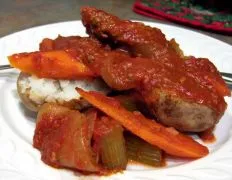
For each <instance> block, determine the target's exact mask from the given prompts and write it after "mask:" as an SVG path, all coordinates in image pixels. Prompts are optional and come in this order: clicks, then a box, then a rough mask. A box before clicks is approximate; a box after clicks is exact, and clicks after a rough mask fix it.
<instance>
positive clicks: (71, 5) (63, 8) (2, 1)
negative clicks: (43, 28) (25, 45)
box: [0, 0, 232, 44]
mask: <svg viewBox="0 0 232 180" xmlns="http://www.w3.org/2000/svg"><path fill="white" fill-rule="evenodd" d="M134 1H135V0H0V37H2V36H5V35H8V34H10V33H13V32H16V31H20V30H23V29H27V28H30V27H33V26H38V25H43V24H49V23H54V22H61V21H70V20H80V7H81V6H86V5H88V6H94V7H97V8H100V9H103V10H106V11H108V12H110V13H113V14H115V15H117V16H119V17H121V18H124V19H134V20H144V21H153V22H161V21H159V20H154V19H151V18H147V17H144V16H141V15H138V14H136V13H134V12H133V11H132V6H133V3H134ZM163 23H166V24H173V23H171V22H164V21H163ZM177 26H180V25H177ZM183 27H185V26H183ZM185 28H188V27H185ZM188 29H190V28H188ZM193 30H195V29H193ZM195 31H198V32H201V33H203V34H207V35H209V36H211V37H214V38H217V39H220V40H222V41H224V42H227V43H229V44H232V36H226V35H221V34H216V33H212V32H207V31H201V30H195Z"/></svg>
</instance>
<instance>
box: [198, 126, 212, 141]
mask: <svg viewBox="0 0 232 180" xmlns="http://www.w3.org/2000/svg"><path fill="white" fill-rule="evenodd" d="M214 128H215V127H213V128H209V129H207V130H205V131H203V132H201V133H199V134H198V135H199V137H200V138H201V139H202V141H204V142H205V143H214V142H215V141H216V137H215V136H214V134H213V130H214Z"/></svg>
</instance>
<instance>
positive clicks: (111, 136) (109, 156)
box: [100, 126, 127, 169]
mask: <svg viewBox="0 0 232 180" xmlns="http://www.w3.org/2000/svg"><path fill="white" fill-rule="evenodd" d="M100 147H101V151H100V156H101V161H102V163H103V165H104V166H105V167H107V168H108V169H125V168H126V165H127V154H126V145H125V140H124V137H123V129H122V127H121V126H115V127H114V128H113V129H112V130H111V131H110V132H109V133H107V134H106V135H104V136H103V137H102V138H101V142H100Z"/></svg>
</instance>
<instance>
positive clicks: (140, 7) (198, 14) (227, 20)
mask: <svg viewBox="0 0 232 180" xmlns="http://www.w3.org/2000/svg"><path fill="white" fill-rule="evenodd" d="M133 10H134V11H135V12H136V13H138V14H142V15H145V16H148V17H151V18H155V19H162V20H164V19H166V20H170V21H174V22H176V23H180V24H184V25H187V26H191V27H195V28H200V29H205V30H210V31H214V32H219V33H224V34H232V14H230V13H229V12H228V11H223V12H222V11H221V10H220V11H218V10H217V9H212V8H211V9H206V8H205V7H203V6H200V5H198V4H195V3H194V2H192V1H188V0H137V1H136V2H135V4H134V6H133Z"/></svg>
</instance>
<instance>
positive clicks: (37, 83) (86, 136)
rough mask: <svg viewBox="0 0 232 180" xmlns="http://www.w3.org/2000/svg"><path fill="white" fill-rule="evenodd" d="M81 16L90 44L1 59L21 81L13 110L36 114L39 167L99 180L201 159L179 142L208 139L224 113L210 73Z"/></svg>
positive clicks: (132, 33) (175, 49) (219, 87)
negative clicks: (20, 107) (172, 159)
mask: <svg viewBox="0 0 232 180" xmlns="http://www.w3.org/2000/svg"><path fill="white" fill-rule="evenodd" d="M81 15H82V22H83V25H84V26H85V27H86V31H87V33H88V34H89V35H90V37H80V36H69V37H62V36H60V35H59V36H58V37H57V38H56V39H54V40H53V39H49V38H45V39H43V40H42V42H41V43H40V49H39V51H36V52H31V53H18V54H13V55H11V56H9V57H8V58H9V62H10V64H11V66H13V67H15V68H18V69H20V70H21V71H22V72H21V73H20V74H19V77H18V80H17V90H18V94H19V96H20V98H21V100H22V102H23V103H24V104H25V106H26V107H27V108H28V109H30V110H33V111H38V115H37V121H36V128H35V134H34V138H33V146H34V147H35V148H37V149H38V150H40V152H41V156H42V158H41V159H42V160H43V162H45V163H46V164H48V165H51V166H53V167H57V168H69V169H73V170H78V171H81V172H83V173H96V174H99V175H105V174H109V173H112V172H117V171H121V170H124V169H126V166H127V164H128V162H129V161H130V160H134V161H138V162H141V163H144V164H148V165H152V166H158V167H159V166H163V164H164V154H165V153H167V154H169V155H172V156H177V157H181V158H182V157H184V158H193V159H194V158H201V157H204V156H206V155H207V154H208V153H209V150H208V148H207V147H205V146H204V145H202V144H200V143H199V142H197V141H195V140H194V139H193V138H192V137H190V136H188V135H186V134H184V133H185V132H192V133H194V132H202V134H204V132H209V129H212V128H213V127H214V126H215V125H216V124H217V122H218V121H219V119H220V118H221V116H222V115H223V113H224V112H225V110H226V107H227V104H226V102H225V100H224V96H230V91H229V89H228V87H227V86H226V84H225V82H224V81H223V79H222V78H221V76H220V74H219V72H218V71H217V69H216V67H215V66H214V65H213V64H212V63H211V62H210V61H209V60H208V59H205V58H195V57H193V56H185V55H184V53H183V51H182V50H181V49H180V47H179V45H178V44H177V42H176V41H175V40H174V39H171V40H170V41H168V40H166V38H165V35H164V34H163V33H162V32H161V31H160V30H159V29H157V28H153V27H149V26H145V25H144V24H142V23H137V22H131V21H125V20H121V19H119V18H118V17H116V16H113V15H110V14H108V13H106V12H104V11H101V10H98V9H95V8H90V7H85V8H82V10H81ZM96 91H99V92H96ZM210 132H211V131H210ZM208 134H209V133H208Z"/></svg>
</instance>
